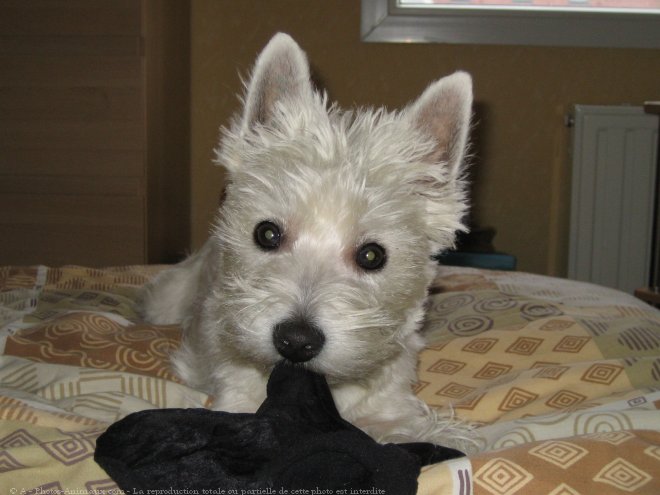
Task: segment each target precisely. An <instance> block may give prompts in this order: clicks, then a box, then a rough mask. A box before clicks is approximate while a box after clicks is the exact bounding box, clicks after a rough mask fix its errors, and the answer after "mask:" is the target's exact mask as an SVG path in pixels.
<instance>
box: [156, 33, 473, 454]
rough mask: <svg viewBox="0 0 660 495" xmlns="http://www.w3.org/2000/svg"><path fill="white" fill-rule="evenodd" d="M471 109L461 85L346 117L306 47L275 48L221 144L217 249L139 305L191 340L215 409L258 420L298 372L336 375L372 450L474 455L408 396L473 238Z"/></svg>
mask: <svg viewBox="0 0 660 495" xmlns="http://www.w3.org/2000/svg"><path fill="white" fill-rule="evenodd" d="M471 105H472V82H471V78H470V76H469V75H468V74H466V73H463V72H457V73H455V74H453V75H450V76H448V77H445V78H443V79H440V80H438V81H436V82H435V83H433V84H431V85H430V86H429V87H428V88H427V89H426V90H425V91H424V93H423V94H422V95H421V96H420V97H419V99H417V100H416V101H415V102H413V103H412V104H411V105H409V106H408V107H406V108H404V109H403V110H401V111H398V112H389V111H387V110H385V109H382V108H381V109H377V110H372V109H366V110H364V109H361V110H357V111H355V112H350V111H348V112H347V111H342V110H340V109H339V108H338V107H337V106H336V105H329V104H328V101H327V97H326V95H325V94H323V93H319V92H317V91H315V90H314V88H313V86H312V84H311V82H310V71H309V65H308V62H307V58H306V56H305V54H304V53H303V51H302V50H301V49H300V47H299V46H298V45H297V44H296V43H295V41H293V39H291V38H290V37H289V36H288V35H285V34H277V35H276V36H275V37H273V39H272V40H271V41H270V42H269V43H268V45H267V46H266V47H265V49H264V50H263V52H262V53H261V54H260V55H259V57H258V59H257V62H256V64H255V67H254V70H253V73H252V77H251V78H250V81H249V83H248V84H247V91H246V96H245V98H244V108H243V111H242V113H241V114H240V115H238V116H237V117H236V118H235V119H234V121H233V123H232V125H231V126H230V128H228V129H223V130H222V138H221V142H220V146H219V148H218V149H217V151H216V153H217V159H216V163H217V164H221V165H223V166H225V167H226V169H227V171H228V174H229V175H228V177H229V180H228V185H227V187H226V199H225V201H224V203H223V204H222V206H221V207H220V209H219V212H218V215H217V221H216V223H215V227H214V229H213V231H212V235H211V237H210V239H209V240H208V241H207V243H206V244H205V245H204V247H203V248H202V249H201V250H200V251H199V252H197V253H196V254H193V255H192V256H191V257H189V258H188V259H186V260H185V261H183V262H182V263H180V264H179V265H176V266H175V267H173V268H170V269H168V270H166V271H164V272H162V273H161V274H160V275H158V276H157V277H156V278H155V279H154V280H153V281H152V282H151V283H150V284H149V285H148V286H147V289H146V292H145V294H144V297H145V302H144V303H145V307H144V311H145V315H146V317H147V319H148V320H149V321H151V322H154V323H161V324H165V323H179V322H181V323H182V324H183V326H184V343H183V345H182V347H181V349H180V350H179V351H178V352H177V353H176V354H175V356H173V363H174V366H175V368H176V370H177V372H178V374H179V375H180V376H181V378H182V379H183V380H184V381H185V382H186V383H188V384H189V385H191V386H193V387H197V388H201V389H203V390H206V391H208V392H209V393H210V394H212V395H213V396H215V397H216V398H217V399H216V402H215V404H214V409H217V410H223V411H230V412H254V411H256V409H257V408H258V406H259V405H260V404H261V402H262V401H263V400H264V398H265V393H266V381H267V378H268V375H269V373H270V371H271V369H272V368H273V366H274V365H275V363H277V362H278V361H280V360H282V359H288V360H289V361H292V362H294V363H299V364H300V365H301V366H305V367H307V368H309V369H311V370H313V371H316V372H318V373H321V374H323V375H325V377H326V378H327V380H328V383H329V384H330V387H331V390H332V393H333V396H334V398H335V401H336V403H337V407H338V409H339V412H340V413H341V414H342V416H343V417H344V418H345V419H347V420H348V421H350V422H352V423H353V424H355V425H356V426H358V427H360V428H362V429H363V430H364V431H366V432H367V433H369V434H370V435H371V436H372V437H374V438H375V439H377V440H379V441H383V442H384V441H395V442H396V441H430V442H433V443H436V444H441V445H445V446H450V447H456V448H459V449H464V450H465V449H468V448H469V444H470V442H469V440H468V439H467V438H468V437H469V434H466V433H467V428H466V427H464V426H462V425H461V424H460V423H459V422H457V421H455V420H453V419H452V416H451V414H448V413H441V412H438V411H437V410H434V409H431V408H429V407H428V406H427V405H426V404H425V403H423V402H422V401H421V400H419V399H418V398H417V397H415V395H414V394H413V392H412V391H411V384H412V383H413V382H414V381H415V378H416V367H417V360H418V353H419V351H420V350H421V349H422V348H423V346H424V338H423V336H422V335H421V333H420V326H421V325H422V322H423V320H424V311H425V301H426V300H427V295H428V294H427V289H428V287H429V285H430V284H431V282H432V280H433V278H434V276H435V274H436V268H437V262H436V261H434V260H433V259H432V258H431V257H432V255H434V254H436V253H438V252H440V251H441V250H443V249H445V248H447V247H450V246H452V244H453V242H454V237H455V233H456V231H458V230H461V229H463V224H462V218H463V216H464V213H465V211H466V208H467V203H466V199H465V187H464V182H463V174H462V163H463V160H464V154H465V148H466V140H467V135H468V128H469V122H470V115H471Z"/></svg>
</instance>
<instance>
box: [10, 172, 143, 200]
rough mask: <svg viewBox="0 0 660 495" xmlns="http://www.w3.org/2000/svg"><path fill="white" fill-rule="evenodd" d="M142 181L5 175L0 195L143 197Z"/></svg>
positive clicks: (120, 178) (126, 178) (131, 178)
mask: <svg viewBox="0 0 660 495" xmlns="http://www.w3.org/2000/svg"><path fill="white" fill-rule="evenodd" d="M144 190H145V187H144V180H143V179H142V178H137V177H112V176H111V177H95V176H92V177H85V176H73V177H66V176H63V177H58V176H53V175H50V176H43V175H41V176H40V175H37V176H13V175H9V176H5V177H2V180H0V194H32V195H35V194H56V195H59V196H127V197H134V198H138V197H142V196H144Z"/></svg>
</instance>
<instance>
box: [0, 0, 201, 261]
mask: <svg viewBox="0 0 660 495" xmlns="http://www.w3.org/2000/svg"><path fill="white" fill-rule="evenodd" d="M188 15H189V5H188V4H187V2H179V1H177V0H149V1H137V0H30V1H25V0H3V1H2V2H1V3H0V238H2V239H3V242H1V243H0V264H5V263H45V264H61V263H78V264H89V265H99V264H123V263H144V262H146V261H147V237H148V236H149V237H150V238H151V239H152V241H151V243H150V244H149V246H150V247H149V252H150V253H154V254H153V255H150V257H149V259H150V260H152V261H156V262H161V261H164V260H166V259H170V260H171V259H173V258H174V256H176V255H180V254H181V253H182V252H183V251H184V250H185V249H186V247H187V243H188V232H187V230H188V225H189V218H188V216H189V215H188V150H189V149H188V133H189V120H188V112H189V108H188V90H189V84H188V77H189V65H188V60H189V58H188V51H189V45H188V38H189V31H188V30H189V19H188ZM147 115H149V122H147V120H146V119H147ZM147 124H148V125H149V128H148V127H147ZM147 161H148V162H149V167H148V168H147ZM147 186H149V187H147ZM147 204H149V207H148V208H147ZM147 218H149V219H150V220H149V222H147ZM151 219H154V221H153V222H152V221H151ZM148 226H151V227H150V228H148Z"/></svg>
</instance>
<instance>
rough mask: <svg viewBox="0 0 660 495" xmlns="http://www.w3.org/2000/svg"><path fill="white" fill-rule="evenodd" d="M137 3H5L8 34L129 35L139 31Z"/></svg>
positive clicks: (0, 26) (3, 29)
mask: <svg viewBox="0 0 660 495" xmlns="http://www.w3.org/2000/svg"><path fill="white" fill-rule="evenodd" d="M141 8H142V4H141V2H138V1H136V0H27V1H26V0H2V4H1V5H0V33H2V34H7V35H37V36H43V35H104V34H115V35H121V34H123V35H129V34H138V33H139V32H140V24H141V19H140V9H141Z"/></svg>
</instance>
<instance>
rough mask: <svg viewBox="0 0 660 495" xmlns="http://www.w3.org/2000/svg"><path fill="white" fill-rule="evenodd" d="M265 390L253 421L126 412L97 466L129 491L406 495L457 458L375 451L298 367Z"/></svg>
mask: <svg viewBox="0 0 660 495" xmlns="http://www.w3.org/2000/svg"><path fill="white" fill-rule="evenodd" d="M267 391H268V397H267V399H266V400H265V401H264V403H263V404H262V405H261V407H260V408H259V410H258V411H257V412H256V413H255V414H232V413H226V412H218V411H209V410H207V409H159V410H148V411H141V412H138V413H134V414H131V415H129V416H127V417H126V418H124V419H122V420H121V421H118V422H117V423H115V424H113V425H111V426H110V428H108V430H107V431H106V432H105V433H103V435H101V436H100V437H99V439H98V440H97V442H96V453H95V455H94V459H95V460H96V462H97V463H98V464H99V465H100V466H101V467H102V468H103V469H105V471H106V472H107V473H108V474H109V475H110V476H111V477H112V478H113V479H114V480H115V481H116V482H117V484H118V485H119V487H120V488H122V489H123V490H124V491H126V492H128V493H136V492H138V491H139V490H142V492H143V493H147V491H148V490H159V489H160V490H170V489H175V490H176V489H178V490H184V489H187V490H189V491H194V490H196V491H197V492H198V493H202V490H203V489H206V490H209V489H210V490H215V491H218V492H219V493H222V491H223V490H224V491H225V493H229V492H230V491H231V490H234V491H235V493H241V490H243V493H249V490H253V492H255V493H258V491H257V489H260V490H262V492H263V493H279V492H282V493H287V492H288V493H291V492H292V491H293V490H301V491H300V492H299V493H305V491H308V493H311V492H312V490H317V491H319V490H325V491H326V492H327V493H350V492H349V491H347V490H348V489H354V490H357V489H363V490H371V491H370V492H369V493H372V492H375V493H386V494H391V495H405V494H414V493H415V492H416V490H417V476H418V475H419V472H420V468H421V466H423V465H426V464H431V463H435V462H440V461H443V460H447V459H452V458H455V457H460V456H462V455H463V454H462V453H461V452H458V451H456V450H453V449H449V448H445V447H440V446H435V445H432V444H429V443H410V444H387V445H381V444H379V443H377V442H376V441H374V440H373V439H372V438H371V437H369V436H368V435H367V434H365V433H364V432H362V431H361V430H359V429H358V428H356V427H354V426H353V425H351V424H350V423H348V422H347V421H345V420H344V419H342V418H341V416H340V415H339V413H338V412H337V409H336V407H335V404H334V401H333V399H332V395H331V394H330V389H329V387H328V385H327V383H326V381H325V378H324V377H323V376H321V375H318V374H316V373H313V372H310V371H307V370H305V369H304V368H301V367H297V366H294V365H291V364H287V363H284V362H283V363H280V364H278V365H277V366H276V367H275V368H274V369H273V372H272V373H271V376H270V379H269V381H268V390H267ZM267 489H270V490H272V491H270V492H267V491H266V490H267ZM285 490H286V491H285ZM377 490H380V491H377Z"/></svg>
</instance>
